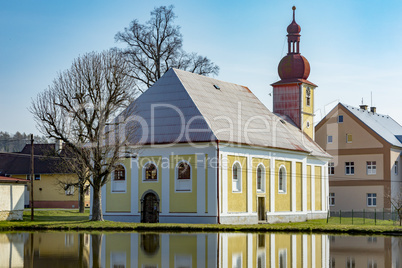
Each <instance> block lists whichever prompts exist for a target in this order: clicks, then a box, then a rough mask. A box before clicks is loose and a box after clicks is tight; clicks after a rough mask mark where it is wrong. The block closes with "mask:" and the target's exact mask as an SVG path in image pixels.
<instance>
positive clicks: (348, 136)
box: [346, 134, 352, 143]
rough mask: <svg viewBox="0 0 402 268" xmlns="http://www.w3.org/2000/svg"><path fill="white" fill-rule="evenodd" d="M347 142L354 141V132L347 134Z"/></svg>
mask: <svg viewBox="0 0 402 268" xmlns="http://www.w3.org/2000/svg"><path fill="white" fill-rule="evenodd" d="M346 143H352V134H346Z"/></svg>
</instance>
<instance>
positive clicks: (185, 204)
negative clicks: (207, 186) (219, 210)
mask: <svg viewBox="0 0 402 268" xmlns="http://www.w3.org/2000/svg"><path fill="white" fill-rule="evenodd" d="M183 160H184V161H187V162H188V163H189V164H190V166H191V176H192V177H191V178H192V187H191V192H176V191H175V183H176V172H175V171H176V166H177V164H178V163H179V162H180V161H183ZM169 185H170V189H169V194H170V202H169V204H170V207H169V211H170V212H171V213H174V212H187V213H196V212H197V155H195V154H191V155H171V156H170V182H169Z"/></svg>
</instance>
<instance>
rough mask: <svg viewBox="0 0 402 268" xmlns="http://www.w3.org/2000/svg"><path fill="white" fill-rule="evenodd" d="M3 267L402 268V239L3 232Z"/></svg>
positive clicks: (0, 238)
mask: <svg viewBox="0 0 402 268" xmlns="http://www.w3.org/2000/svg"><path fill="white" fill-rule="evenodd" d="M0 267H112V268H126V267H140V268H165V267H166V268H167V267H175V268H176V267H180V268H185V267H230V268H234V267H236V268H237V267H289V268H293V267H333V268H334V267H356V268H357V267H365V268H366V267H368V268H375V267H376V268H380V267H387V268H388V267H395V268H402V237H397V236H332V235H326V234H282V233H264V234H257V233H77V232H48V233H46V232H36V233H0Z"/></svg>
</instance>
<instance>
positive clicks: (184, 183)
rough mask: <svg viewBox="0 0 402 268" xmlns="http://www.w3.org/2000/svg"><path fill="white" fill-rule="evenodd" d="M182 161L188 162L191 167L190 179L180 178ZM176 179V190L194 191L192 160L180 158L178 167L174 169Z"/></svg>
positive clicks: (181, 191) (180, 191)
mask: <svg viewBox="0 0 402 268" xmlns="http://www.w3.org/2000/svg"><path fill="white" fill-rule="evenodd" d="M181 163H186V164H187V165H188V166H189V167H190V179H179V165H180V164H181ZM174 170H175V171H174V180H175V184H174V185H175V187H174V191H175V192H177V193H192V192H193V167H192V166H191V164H190V162H188V161H186V160H180V161H179V162H177V164H176V167H175V169H174Z"/></svg>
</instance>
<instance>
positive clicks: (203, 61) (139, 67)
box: [115, 6, 219, 92]
mask: <svg viewBox="0 0 402 268" xmlns="http://www.w3.org/2000/svg"><path fill="white" fill-rule="evenodd" d="M175 17H176V16H175V14H174V12H173V6H169V7H166V6H161V7H158V8H155V9H154V10H153V11H152V12H151V19H150V20H149V21H147V22H146V23H145V24H140V23H139V22H138V21H137V20H133V21H132V22H131V24H130V27H129V28H125V29H124V32H119V33H117V34H116V36H115V40H116V41H119V42H124V43H126V44H127V46H128V47H127V48H126V49H124V50H123V52H124V54H125V55H126V59H127V60H128V62H129V63H130V65H131V66H132V69H131V70H130V75H131V76H132V77H134V78H135V79H137V80H138V81H141V82H142V83H141V84H138V86H139V87H140V88H139V90H141V91H142V92H143V90H144V87H145V89H146V88H148V87H150V86H152V84H153V83H155V82H156V81H157V80H158V79H159V78H160V77H161V76H162V75H163V74H164V73H165V72H166V71H168V70H169V68H178V69H182V70H185V71H189V72H193V73H198V74H202V75H211V74H213V75H217V74H218V73H219V67H218V66H217V65H215V64H214V63H213V62H211V60H209V59H208V58H207V57H203V56H199V55H198V54H197V53H187V52H185V51H184V50H183V49H182V43H183V39H182V35H181V34H180V27H179V26H177V25H174V24H173V22H174V19H175ZM141 86H142V87H143V88H142V89H141Z"/></svg>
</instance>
